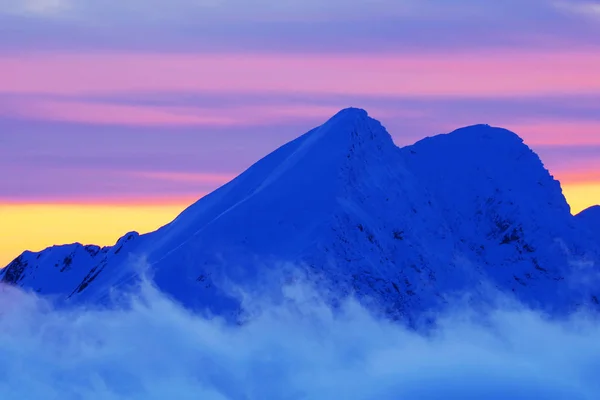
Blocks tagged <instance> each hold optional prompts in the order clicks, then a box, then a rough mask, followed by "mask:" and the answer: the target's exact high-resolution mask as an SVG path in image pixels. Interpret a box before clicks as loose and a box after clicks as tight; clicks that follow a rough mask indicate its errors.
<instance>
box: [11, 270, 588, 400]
mask: <svg viewBox="0 0 600 400" xmlns="http://www.w3.org/2000/svg"><path fill="white" fill-rule="evenodd" d="M284 294H285V296H284V301H279V302H273V301H272V300H271V299H267V298H265V299H260V298H254V299H252V300H251V301H250V303H252V304H251V305H250V304H249V305H248V307H249V308H252V310H253V313H254V314H253V315H254V316H253V318H252V319H250V320H249V321H248V322H247V323H246V324H244V325H241V326H237V325H232V324H227V323H225V322H224V321H223V320H221V319H219V318H216V317H207V316H206V315H200V314H195V313H192V312H190V311H188V310H186V309H184V308H182V307H180V306H179V305H178V304H177V303H176V302H174V301H172V300H170V299H169V298H168V297H167V296H166V295H164V294H163V293H161V292H160V291H159V290H158V289H156V288H155V287H153V286H152V285H151V284H150V283H148V282H145V283H143V285H142V288H141V290H140V292H139V293H136V294H135V295H131V296H129V302H128V305H127V306H123V307H120V308H115V309H99V308H97V309H90V308H83V307H78V308H57V307H55V306H53V305H52V303H51V302H49V301H48V300H46V299H43V298H41V297H38V296H37V295H35V294H33V293H26V292H23V291H21V290H19V289H16V288H14V287H8V286H0V398H2V399H23V400H27V399H36V400H38V399H48V400H51V399H61V400H71V399H108V400H113V399H160V400H164V399H181V400H184V399H206V400H217V399H218V400H224V399H232V400H237V399H245V400H246V399H247V400H249V399H333V398H336V399H349V400H350V399H482V398H485V399H532V398H535V399H536V400H545V399H552V400H554V399H568V400H578V399H595V398H598V393H600V380H599V379H598V373H599V372H600V341H599V340H598V339H599V338H600V324H598V322H596V321H595V320H594V319H593V318H591V317H589V316H588V315H587V314H585V313H578V314H577V315H574V316H571V317H569V319H561V320H557V319H550V318H548V317H546V316H544V315H541V314H539V313H537V312H535V311H533V310H529V309H527V308H525V307H523V306H521V305H519V304H517V303H514V302H512V301H506V299H502V301H497V302H495V303H494V304H495V305H494V306H493V307H491V308H489V309H486V311H485V312H484V313H482V312H481V310H478V311H474V310H472V309H470V308H469V307H468V306H466V305H463V303H460V302H458V303H457V304H456V305H455V306H454V307H452V308H451V309H448V310H447V311H445V312H444V313H441V314H439V315H437V316H436V320H437V325H436V327H435V328H434V329H433V330H431V331H428V333H427V334H423V333H417V332H415V331H414V330H411V329H408V328H405V327H404V326H403V325H401V324H398V323H393V322H390V321H388V320H385V319H383V318H381V317H379V316H377V315H376V314H374V313H372V312H370V311H369V310H367V309H366V308H364V307H362V306H361V305H360V304H359V303H358V301H356V300H354V299H347V300H345V301H344V302H343V303H342V304H341V306H340V307H339V308H337V307H336V309H335V310H333V309H331V308H330V307H329V306H327V305H326V302H324V301H321V300H320V297H319V295H318V294H317V293H316V292H315V291H313V290H312V289H311V288H310V287H309V286H308V285H304V284H293V285H290V286H286V287H285V290H284ZM464 304H467V303H464ZM257 305H260V307H257ZM257 309H260V312H258V313H256V312H255V311H256V310H257Z"/></svg>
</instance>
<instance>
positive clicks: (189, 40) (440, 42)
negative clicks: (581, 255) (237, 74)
mask: <svg viewBox="0 0 600 400" xmlns="http://www.w3.org/2000/svg"><path fill="white" fill-rule="evenodd" d="M584 20H585V18H582V17H581V16H580V15H578V14H577V13H573V12H569V11H567V12H565V10H563V9H561V8H559V7H556V6H555V5H554V3H553V1H551V0H506V1H502V2H481V1H479V0H457V1H452V2H449V1H447V0H402V1H400V0H356V1H352V2H348V1H343V0H331V1H325V2H324V1H319V0H308V1H306V0H305V1H301V0H286V1H275V0H257V1H252V2H248V1H244V0H172V1H167V0H105V1H101V2H100V1H96V0H29V1H28V2H27V1H26V2H24V3H23V2H21V1H20V0H0V32H6V33H7V34H6V35H0V48H2V49H11V50H14V51H23V50H24V49H56V48H60V49H65V48H68V49H86V50H89V49H90V48H95V49H98V48H100V49H128V50H132V49H133V50H150V49H164V50H173V49H178V50H185V51H191V50H196V51H223V49H225V48H226V49H229V50H235V51H248V50H249V49H255V50H261V51H273V50H278V51H286V52H291V51H307V50H312V51H319V52H338V53H339V52H353V51H361V52H371V53H372V52H378V51H387V52H397V51H424V50H427V49H434V50H440V49H443V50H449V49H456V48H461V49H464V48H469V49H486V48H489V47H506V46H511V47H519V48H535V49H538V48H540V47H544V48H558V47H560V48H573V47H574V45H577V46H580V47H581V46H583V47H585V46H586V45H599V44H600V43H599V41H598V37H600V34H598V30H597V27H596V28H591V27H590V26H588V24H585V23H582V22H584Z"/></svg>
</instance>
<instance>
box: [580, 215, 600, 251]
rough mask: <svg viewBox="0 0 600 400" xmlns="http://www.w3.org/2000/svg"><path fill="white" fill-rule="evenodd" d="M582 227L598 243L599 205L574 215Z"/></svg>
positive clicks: (599, 233) (599, 231)
mask: <svg viewBox="0 0 600 400" xmlns="http://www.w3.org/2000/svg"><path fill="white" fill-rule="evenodd" d="M575 218H576V219H577V221H578V222H579V224H580V225H581V226H582V227H583V229H587V230H588V231H589V232H591V233H592V234H593V235H594V237H595V238H596V241H597V242H598V243H599V244H600V206H593V207H590V208H587V209H585V210H583V211H582V212H580V213H579V214H577V215H576V216H575Z"/></svg>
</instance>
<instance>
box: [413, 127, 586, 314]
mask: <svg viewBox="0 0 600 400" xmlns="http://www.w3.org/2000/svg"><path fill="white" fill-rule="evenodd" d="M403 153H404V154H405V155H406V160H407V163H408V164H409V166H410V169H411V171H413V172H414V173H415V174H416V175H417V176H418V178H419V180H420V181H421V182H422V183H424V184H426V185H427V186H428V187H430V188H431V189H432V190H433V191H434V192H435V198H436V201H437V202H438V204H440V205H441V206H442V207H443V212H444V215H445V216H446V218H447V220H448V223H449V225H450V226H451V227H452V235H453V236H454V237H455V238H457V239H458V243H457V248H456V249H457V253H456V254H457V258H455V263H457V264H458V265H460V264H464V267H465V268H466V269H467V273H473V269H478V270H479V271H481V273H482V275H483V276H485V277H487V278H488V279H490V280H491V281H492V282H494V283H495V285H496V286H497V287H498V288H500V289H501V290H503V291H507V290H508V291H511V292H515V293H517V295H518V297H519V298H520V299H521V300H523V301H527V302H530V303H540V304H545V305H550V304H552V305H554V306H557V307H559V306H562V305H566V304H569V303H570V301H569V299H573V293H570V291H569V290H568V289H566V286H568V285H569V281H570V279H571V264H572V263H573V262H577V261H579V260H584V259H587V258H588V257H590V256H592V257H593V256H595V255H594V253H593V252H592V254H590V253H589V252H587V251H585V250H584V249H586V248H587V249H590V250H592V247H591V246H590V243H589V241H587V238H586V237H585V235H583V234H582V233H581V232H580V231H578V230H577V228H576V226H575V224H574V221H573V217H572V215H571V213H570V208H569V205H568V204H567V202H566V199H565V197H564V196H563V194H562V189H561V187H560V183H559V182H558V181H556V180H555V179H554V178H553V177H552V176H551V175H550V174H549V172H548V171H547V170H546V169H545V168H544V166H543V164H542V162H541V160H540V159H539V157H538V156H537V155H536V154H535V153H534V152H533V151H532V150H531V149H530V148H529V147H527V146H526V145H525V144H524V143H523V141H522V139H521V138H519V137H518V136H517V135H516V134H514V133H513V132H510V131H507V130H505V129H501V128H493V127H490V126H488V125H475V126H470V127H465V128H462V129H458V130H456V131H454V132H452V133H450V134H445V135H438V136H435V137H431V138H426V139H423V140H421V141H419V142H417V143H416V144H414V145H413V146H409V147H406V148H404V149H403ZM462 270H464V268H462ZM575 297H577V295H576V296H575ZM584 297H585V296H582V297H581V298H579V299H578V301H582V302H585V301H586V300H590V298H587V299H586V298H584Z"/></svg>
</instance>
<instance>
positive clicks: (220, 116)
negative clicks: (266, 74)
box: [0, 98, 423, 126]
mask: <svg viewBox="0 0 600 400" xmlns="http://www.w3.org/2000/svg"><path fill="white" fill-rule="evenodd" d="M337 111H339V107H337V106H320V105H311V104H294V105H285V104H281V105H275V106H272V105H260V106H252V105H244V106H228V107H221V108H205V107H189V106H188V107H179V106H147V105H127V104H110V103H102V102H90V101H70V100H48V99H38V98H27V99H21V100H13V101H11V102H10V103H7V104H5V105H3V107H2V109H0V116H6V117H20V118H26V119H37V120H44V121H67V122H83V123H93V124H115V125H129V126H248V125H273V124H276V123H278V122H286V121H293V120H305V119H306V118H319V119H324V118H328V117H330V116H331V115H333V114H335V113H336V112H337ZM372 111H377V115H378V117H380V118H381V117H385V116H388V117H391V116H396V117H398V116H402V117H404V118H411V117H413V118H414V117H419V116H423V114H422V113H417V112H407V111H402V110H399V111H394V112H393V113H392V112H389V111H386V110H382V109H379V110H372Z"/></svg>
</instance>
